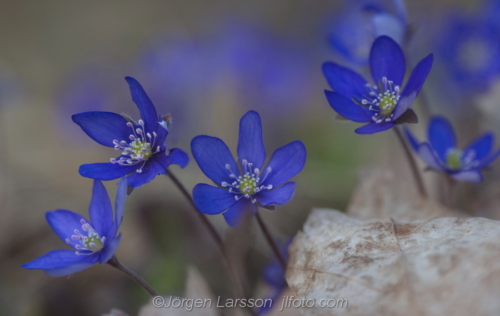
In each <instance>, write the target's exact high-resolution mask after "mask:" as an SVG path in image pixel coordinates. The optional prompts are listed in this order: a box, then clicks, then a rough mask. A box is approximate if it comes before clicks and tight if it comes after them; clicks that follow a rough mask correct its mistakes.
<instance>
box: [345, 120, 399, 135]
mask: <svg viewBox="0 0 500 316" xmlns="http://www.w3.org/2000/svg"><path fill="white" fill-rule="evenodd" d="M393 126H394V123H393V122H383V123H375V122H373V123H370V124H366V125H365V126H362V127H360V128H358V129H356V130H355V132H356V133H358V134H375V133H378V132H383V131H385V130H388V129H389V128H391V127H393Z"/></svg>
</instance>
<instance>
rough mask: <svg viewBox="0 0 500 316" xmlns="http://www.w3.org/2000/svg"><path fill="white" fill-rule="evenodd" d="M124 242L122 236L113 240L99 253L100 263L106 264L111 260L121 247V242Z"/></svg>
mask: <svg viewBox="0 0 500 316" xmlns="http://www.w3.org/2000/svg"><path fill="white" fill-rule="evenodd" d="M121 240H122V235H121V234H120V235H118V236H116V237H115V238H113V239H111V241H110V242H109V243H107V245H106V246H105V247H104V248H103V249H102V250H101V251H99V262H100V263H101V264H104V263H106V262H108V261H109V259H111V257H112V256H113V255H114V254H115V252H116V249H117V248H118V246H119V245H120V241H121Z"/></svg>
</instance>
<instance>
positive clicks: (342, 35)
mask: <svg viewBox="0 0 500 316" xmlns="http://www.w3.org/2000/svg"><path fill="white" fill-rule="evenodd" d="M396 2H397V4H396V7H397V8H396V14H394V13H393V12H391V11H389V10H387V9H386V8H385V6H384V5H383V4H382V3H381V1H352V0H350V1H347V2H346V3H345V6H344V8H343V9H342V10H341V11H340V12H339V13H338V14H336V15H335V16H334V17H332V18H330V19H329V20H331V21H333V23H329V24H330V25H329V26H328V29H329V32H328V40H329V43H330V46H331V47H332V48H333V50H334V51H335V52H336V53H337V54H338V55H340V57H342V58H344V59H345V60H347V61H349V62H351V63H353V64H354V65H356V66H365V65H367V64H368V61H369V59H368V57H369V53H370V48H371V46H372V44H373V42H374V41H375V39H376V38H377V37H379V36H382V35H387V36H389V37H391V38H392V39H394V40H395V41H396V42H397V43H399V44H401V43H403V42H404V37H405V35H406V34H407V29H408V25H407V23H406V10H405V8H404V4H403V3H402V1H396Z"/></svg>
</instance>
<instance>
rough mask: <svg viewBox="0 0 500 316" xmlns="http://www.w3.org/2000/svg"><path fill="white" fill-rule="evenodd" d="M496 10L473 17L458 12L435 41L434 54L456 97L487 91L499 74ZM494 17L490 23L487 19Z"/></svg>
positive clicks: (499, 36)
mask: <svg viewBox="0 0 500 316" xmlns="http://www.w3.org/2000/svg"><path fill="white" fill-rule="evenodd" d="M498 12H499V11H498V8H497V9H496V10H486V8H483V10H481V11H480V12H478V14H476V15H466V14H464V13H457V12H455V13H454V14H452V15H450V17H449V18H448V19H445V20H444V23H443V22H442V23H441V24H442V25H443V28H442V30H441V31H440V32H437V36H436V38H435V39H434V41H435V45H436V49H437V52H436V53H437V55H438V57H439V58H440V60H441V62H442V64H443V66H444V68H443V69H444V70H445V71H446V74H447V75H448V78H449V79H450V82H449V84H450V88H451V90H452V92H454V93H456V94H457V95H458V97H461V98H463V96H464V95H465V96H467V95H470V94H474V93H478V92H482V91H485V90H487V89H488V88H489V87H490V86H491V83H492V82H493V81H494V80H495V79H496V78H497V77H498V75H499V74H500V32H499V30H500V27H499V25H498ZM492 13H496V14H495V19H494V20H492V19H491V18H489V17H488V16H489V15H491V14H492Z"/></svg>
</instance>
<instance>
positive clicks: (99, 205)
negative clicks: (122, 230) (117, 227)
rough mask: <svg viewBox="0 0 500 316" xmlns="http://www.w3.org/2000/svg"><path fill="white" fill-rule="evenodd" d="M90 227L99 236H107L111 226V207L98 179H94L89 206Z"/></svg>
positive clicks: (104, 189)
mask: <svg viewBox="0 0 500 316" xmlns="http://www.w3.org/2000/svg"><path fill="white" fill-rule="evenodd" d="M89 216H90V222H91V223H92V227H94V229H95V230H96V232H97V233H98V234H99V235H100V236H107V235H108V232H109V230H110V229H111V228H112V226H113V208H112V206H111V201H110V200H109V196H108V192H107V191H106V188H105V187H104V185H103V184H102V182H101V181H99V180H94V187H93V188H92V200H91V201H90V206H89Z"/></svg>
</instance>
